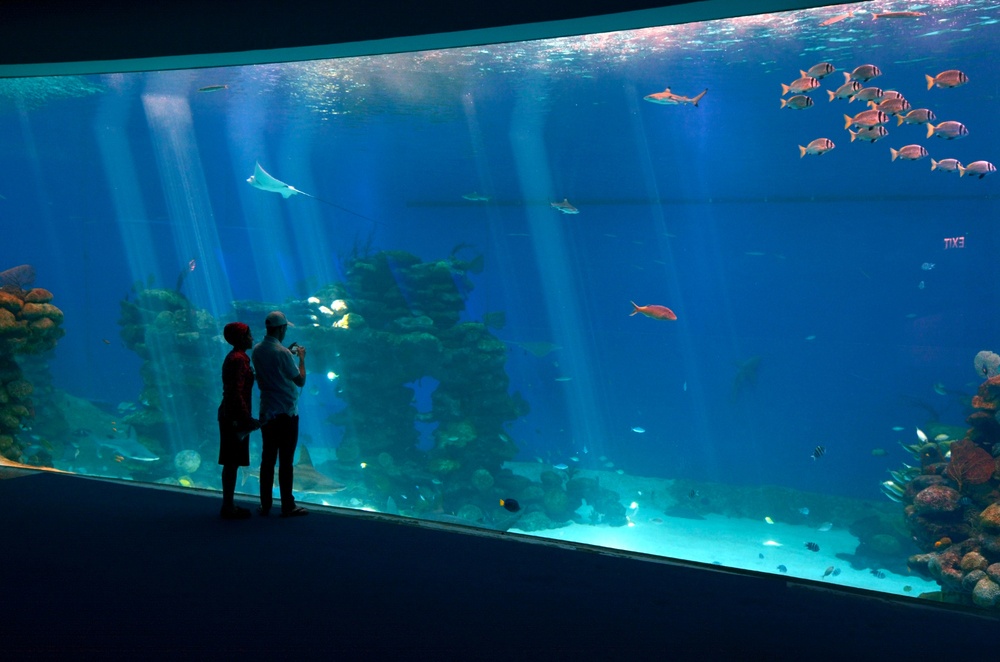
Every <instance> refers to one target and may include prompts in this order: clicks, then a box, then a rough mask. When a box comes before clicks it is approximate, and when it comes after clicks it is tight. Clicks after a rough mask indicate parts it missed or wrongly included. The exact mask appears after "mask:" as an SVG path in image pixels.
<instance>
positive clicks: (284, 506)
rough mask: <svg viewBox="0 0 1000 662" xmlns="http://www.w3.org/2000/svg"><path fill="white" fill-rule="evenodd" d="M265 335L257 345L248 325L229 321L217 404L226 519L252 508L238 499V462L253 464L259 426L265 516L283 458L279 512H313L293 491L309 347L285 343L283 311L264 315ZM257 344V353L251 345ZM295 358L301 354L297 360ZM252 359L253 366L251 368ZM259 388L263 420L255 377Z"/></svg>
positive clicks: (261, 509)
mask: <svg viewBox="0 0 1000 662" xmlns="http://www.w3.org/2000/svg"><path fill="white" fill-rule="evenodd" d="M264 326H265V328H266V329H267V336H266V337H265V338H264V340H263V341H261V342H260V343H258V344H257V346H256V347H254V345H253V334H252V333H251V332H250V327H248V326H247V325H246V324H243V323H242V322H233V323H231V324H227V325H226V327H225V330H224V331H223V336H224V337H225V339H226V342H228V343H229V344H230V345H232V346H233V349H232V351H230V352H229V354H228V355H227V356H226V359H225V361H223V363H222V404H221V405H219V464H221V465H222V511H221V515H222V517H223V519H246V518H248V517H250V511H249V510H247V509H246V508H241V507H240V506H237V505H236V504H235V503H234V496H235V492H236V475H237V473H238V470H239V467H248V466H250V433H251V432H253V431H254V430H256V429H258V428H259V429H260V432H261V438H262V441H263V451H262V453H261V460H260V475H259V479H260V507H259V508H258V509H257V512H258V513H259V514H260V515H262V516H265V517H266V516H267V515H269V514H270V513H271V504H272V491H273V489H274V465H275V463H276V462H279V463H280V464H279V469H278V487H279V490H280V493H281V516H282V517H298V516H301V515H308V514H309V511H308V510H306V509H305V508H300V507H298V506H296V505H295V497H294V496H292V485H293V483H294V469H293V462H294V458H295V447H296V446H297V445H298V441H299V412H298V405H297V403H298V397H299V389H300V388H301V387H302V386H304V385H305V383H306V362H305V358H306V348H305V347H303V346H301V345H298V344H296V343H292V347H291V348H288V347H285V346H283V345H282V344H281V343H282V341H283V340H284V339H285V334H286V333H287V331H288V320H287V319H285V315H284V314H283V313H281V312H280V311H273V312H271V313H268V315H267V317H266V318H265V320H264ZM251 347H253V358H252V359H251V358H250V357H248V356H247V353H246V352H247V350H248V349H250V348H251ZM295 357H298V365H296V360H295ZM251 362H252V364H253V367H251ZM255 370H256V381H257V387H258V388H259V389H260V420H259V421H258V420H257V419H255V418H254V417H253V406H252V401H251V396H252V391H253V384H254V380H255Z"/></svg>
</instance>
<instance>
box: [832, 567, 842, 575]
mask: <svg viewBox="0 0 1000 662" xmlns="http://www.w3.org/2000/svg"><path fill="white" fill-rule="evenodd" d="M839 574H840V568H835V569H834V571H833V576H834V577H836V576H837V575H839Z"/></svg>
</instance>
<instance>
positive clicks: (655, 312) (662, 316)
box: [629, 301, 677, 320]
mask: <svg viewBox="0 0 1000 662" xmlns="http://www.w3.org/2000/svg"><path fill="white" fill-rule="evenodd" d="M629 303H631V304H632V307H633V308H634V309H635V310H633V311H632V312H631V313H629V317H631V316H632V315H635V314H636V313H642V314H643V315H645V316H646V317H652V318H653V319H654V320H675V319H677V315H675V314H674V311H672V310H670V309H669V308H667V307H666V306H655V305H651V306H637V305H636V304H635V301H630V302H629Z"/></svg>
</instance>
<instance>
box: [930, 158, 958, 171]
mask: <svg viewBox="0 0 1000 662" xmlns="http://www.w3.org/2000/svg"><path fill="white" fill-rule="evenodd" d="M961 169H962V162H961V161H959V160H958V159H941V160H940V161H935V160H934V159H931V171H932V172H933V171H934V170H940V171H941V172H959V171H960V170H961Z"/></svg>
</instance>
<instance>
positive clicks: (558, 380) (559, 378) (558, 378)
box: [556, 377, 573, 382]
mask: <svg viewBox="0 0 1000 662" xmlns="http://www.w3.org/2000/svg"><path fill="white" fill-rule="evenodd" d="M556 381H557V382H571V381H573V378H572V377H556Z"/></svg>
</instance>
